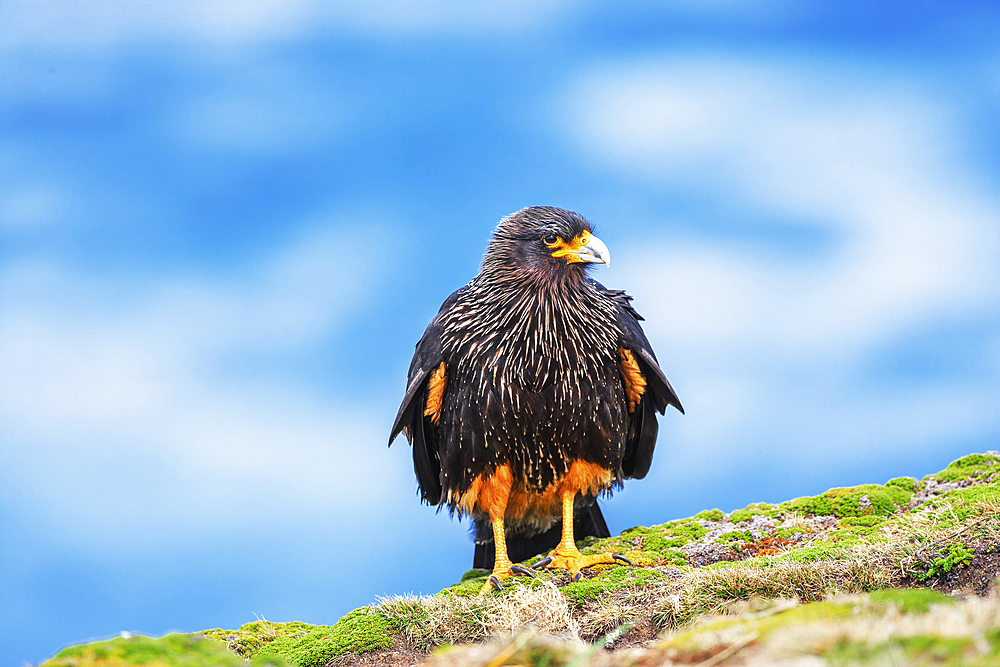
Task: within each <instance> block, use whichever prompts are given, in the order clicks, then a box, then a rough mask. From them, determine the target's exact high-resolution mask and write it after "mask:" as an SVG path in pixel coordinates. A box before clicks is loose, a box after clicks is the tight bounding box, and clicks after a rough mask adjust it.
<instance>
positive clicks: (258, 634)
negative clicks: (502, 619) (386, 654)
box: [208, 608, 401, 667]
mask: <svg viewBox="0 0 1000 667" xmlns="http://www.w3.org/2000/svg"><path fill="white" fill-rule="evenodd" d="M399 630H401V627H400V624H399V623H398V621H395V620H392V619H389V618H387V617H386V616H385V615H383V614H380V613H379V612H377V611H375V610H372V609H369V608H362V609H355V610H354V611H352V612H351V613H349V614H347V615H346V616H344V617H343V618H342V619H340V620H339V621H337V622H336V623H334V624H333V625H332V626H331V625H309V624H307V623H269V622H268V621H256V622H253V623H247V624H246V625H243V626H242V627H240V629H239V630H238V631H236V632H226V631H222V630H213V631H210V633H208V634H210V635H211V636H213V637H215V638H217V639H220V640H222V641H226V642H228V643H229V644H230V645H231V646H232V647H233V648H234V650H236V652H237V653H239V654H240V655H243V656H245V657H250V658H253V659H254V660H258V659H264V658H265V657H277V658H280V659H281V660H284V661H286V662H287V663H289V664H292V665H298V666H299V667H322V666H323V665H325V664H327V663H328V662H330V661H331V660H333V659H334V658H336V657H337V656H340V655H344V654H346V653H367V652H370V651H377V650H380V649H389V648H392V646H393V639H392V634H393V633H395V632H398V631H399Z"/></svg>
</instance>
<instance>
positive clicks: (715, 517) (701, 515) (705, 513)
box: [694, 509, 726, 521]
mask: <svg viewBox="0 0 1000 667" xmlns="http://www.w3.org/2000/svg"><path fill="white" fill-rule="evenodd" d="M694 518H695V519H701V520H703V521H725V519H726V515H725V514H724V513H723V511H722V510H720V509H714V510H702V511H701V512H698V513H697V514H695V515H694Z"/></svg>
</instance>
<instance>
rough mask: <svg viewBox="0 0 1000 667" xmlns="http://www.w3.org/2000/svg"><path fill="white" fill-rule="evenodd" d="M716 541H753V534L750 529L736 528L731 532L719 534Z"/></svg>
mask: <svg viewBox="0 0 1000 667" xmlns="http://www.w3.org/2000/svg"><path fill="white" fill-rule="evenodd" d="M715 541H716V542H722V543H727V542H748V543H749V542H753V535H751V534H750V531H749V530H734V531H733V532H731V533H726V534H724V535H719V536H718V537H717V538H715Z"/></svg>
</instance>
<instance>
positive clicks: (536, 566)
mask: <svg viewBox="0 0 1000 667" xmlns="http://www.w3.org/2000/svg"><path fill="white" fill-rule="evenodd" d="M551 562H552V556H546V557H545V558H543V559H542V560H540V561H538V562H537V563H535V564H534V565H532V566H531V569H532V570H537V569H539V568H543V567H545V566H546V565H548V564H549V563H551Z"/></svg>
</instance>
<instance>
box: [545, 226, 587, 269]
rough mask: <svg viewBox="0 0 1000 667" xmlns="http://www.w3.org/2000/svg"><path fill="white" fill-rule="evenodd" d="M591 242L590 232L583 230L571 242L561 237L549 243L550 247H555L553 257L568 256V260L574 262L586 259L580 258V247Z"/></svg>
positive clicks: (569, 262)
mask: <svg viewBox="0 0 1000 667" xmlns="http://www.w3.org/2000/svg"><path fill="white" fill-rule="evenodd" d="M589 242H590V232H588V231H583V232H580V233H579V234H577V235H576V238H574V239H573V240H572V241H570V242H569V243H566V242H565V241H563V240H562V239H561V238H560V239H558V240H557V241H556V242H555V243H552V244H550V245H549V247H550V248H555V252H553V253H552V256H553V257H566V258H567V259H566V262H567V263H568V264H572V263H574V262H582V261H584V260H582V259H580V256H579V255H578V254H577V253H579V252H580V248H582V247H583V246H585V245H587V243H589Z"/></svg>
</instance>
